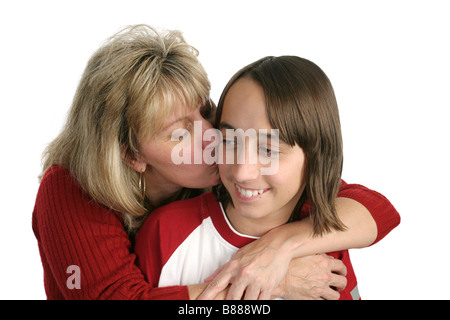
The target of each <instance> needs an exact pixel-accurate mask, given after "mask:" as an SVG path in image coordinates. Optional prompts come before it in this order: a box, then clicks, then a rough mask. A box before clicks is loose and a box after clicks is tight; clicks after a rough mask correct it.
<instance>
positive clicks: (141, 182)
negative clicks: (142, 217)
mask: <svg viewBox="0 0 450 320" xmlns="http://www.w3.org/2000/svg"><path fill="white" fill-rule="evenodd" d="M145 188H146V185H145V178H144V171H142V172H140V173H139V191H140V198H141V201H142V202H144V200H145Z"/></svg>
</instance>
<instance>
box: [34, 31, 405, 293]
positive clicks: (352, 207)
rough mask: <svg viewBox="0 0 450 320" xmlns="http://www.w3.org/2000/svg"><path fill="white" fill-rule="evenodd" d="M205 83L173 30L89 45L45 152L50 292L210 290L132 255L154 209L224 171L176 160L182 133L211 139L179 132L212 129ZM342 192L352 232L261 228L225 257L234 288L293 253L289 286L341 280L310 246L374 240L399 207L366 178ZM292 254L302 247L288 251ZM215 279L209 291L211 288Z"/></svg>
mask: <svg viewBox="0 0 450 320" xmlns="http://www.w3.org/2000/svg"><path fill="white" fill-rule="evenodd" d="M209 90H210V84H209V81H208V78H207V76H206V73H205V71H204V70H203V68H202V66H201V64H200V63H199V61H198V59H197V51H196V50H195V49H194V48H193V47H191V46H189V45H188V44H187V43H186V42H185V41H184V39H183V37H182V35H181V34H180V33H179V32H176V31H169V32H165V33H159V32H158V31H156V30H154V29H153V28H151V27H149V26H145V25H138V26H132V27H128V28H125V29H124V30H122V31H121V32H119V33H117V34H116V35H114V36H113V37H111V38H110V39H109V40H108V41H107V42H106V43H105V44H104V45H103V46H101V48H100V49H99V50H98V51H97V52H96V53H95V54H94V55H93V56H92V58H91V59H90V60H89V62H88V64H87V67H86V70H85V71H84V74H83V76H82V78H81V81H80V84H79V87H78V89H77V92H76V94H75V98H74V101H73V105H72V108H71V110H70V112H69V115H68V118H67V123H66V124H65V126H64V128H63V130H62V132H61V133H60V135H59V136H58V137H57V138H56V139H55V140H54V141H53V142H52V143H51V144H50V145H49V146H48V148H47V149H46V150H45V152H44V166H43V171H42V175H41V184H40V188H39V191H38V194H37V198H36V204H35V209H34V212H33V231H34V233H35V235H36V238H37V240H38V246H39V251H40V254H41V259H42V264H43V268H44V285H45V290H46V294H47V298H48V299H194V298H196V297H197V296H198V295H199V294H200V293H201V292H202V291H203V290H204V288H205V287H206V285H207V284H197V285H191V286H174V287H167V288H154V287H153V286H152V285H151V284H149V282H148V281H146V279H144V276H143V274H142V272H141V271H140V269H139V268H138V267H137V266H136V264H135V255H134V253H133V238H134V234H135V233H136V231H137V230H138V229H139V227H140V226H141V225H142V223H143V221H144V220H145V218H146V217H147V216H148V214H149V213H151V212H152V211H153V210H154V209H155V208H157V207H160V206H162V205H164V204H167V203H170V202H173V201H174V200H180V199H186V198H192V197H193V196H196V195H198V194H200V193H202V192H203V191H204V189H205V188H209V187H212V186H214V185H216V184H217V183H218V182H219V176H218V172H217V167H216V166H215V165H210V164H207V163H205V162H201V163H198V164H197V163H194V162H193V164H175V163H174V162H173V161H172V159H171V153H172V150H173V148H174V147H175V146H176V145H178V144H179V143H180V141H182V143H184V144H187V145H190V146H192V148H189V150H191V152H192V154H190V155H187V156H189V157H192V158H193V157H194V155H195V154H196V153H198V152H202V151H203V150H205V149H206V148H208V144H205V143H203V144H198V143H194V141H193V140H192V139H194V135H191V139H189V138H187V137H186V136H183V135H182V134H180V136H179V137H178V136H176V134H175V133H176V132H186V131H187V132H190V131H191V130H193V127H194V126H193V124H194V122H197V123H201V124H202V129H203V130H208V129H209V128H211V124H210V122H209V121H207V119H208V118H209V117H210V115H211V114H212V113H214V108H213V106H212V105H211V103H210V99H209ZM179 129H183V130H179ZM174 135H175V136H174ZM174 138H175V139H174ZM338 197H340V198H339V203H338V205H337V214H338V215H339V218H340V219H341V220H342V222H343V223H344V224H345V225H346V227H347V229H346V231H342V232H334V233H333V232H332V233H331V236H330V234H328V236H327V238H321V237H314V238H313V237H311V236H310V235H311V234H313V232H312V231H313V226H312V225H310V222H309V221H306V220H305V221H299V222H295V223H292V224H289V227H287V228H285V229H283V227H280V229H278V230H274V231H273V232H271V233H269V234H268V235H266V236H263V237H262V238H261V239H259V240H257V241H255V242H253V243H252V244H251V245H250V246H247V247H244V248H242V249H241V250H240V251H238V253H237V254H236V257H235V259H234V261H237V262H238V263H234V266H231V267H228V270H231V271H230V272H231V274H233V277H232V279H231V280H230V279H229V280H227V282H228V281H229V282H231V283H233V286H232V289H231V290H230V292H229V293H228V294H229V296H231V297H234V296H233V295H235V293H234V292H235V290H234V289H233V287H238V288H239V290H240V289H241V288H242V286H243V285H248V281H249V279H251V277H249V276H247V274H248V271H252V270H259V272H258V276H260V277H263V278H264V276H267V277H268V276H270V274H271V273H273V272H274V271H276V270H277V269H279V267H278V265H279V264H281V263H289V262H290V265H291V267H290V269H289V272H288V275H287V277H289V276H291V275H292V274H294V275H295V274H296V272H297V274H298V275H301V276H302V278H303V279H304V280H302V281H299V282H290V281H287V282H288V283H289V284H290V285H289V286H288V288H285V290H291V291H292V292H299V293H300V292H301V293H302V294H303V295H304V297H305V298H311V297H313V296H314V294H315V292H316V291H320V290H321V291H322V292H323V294H322V295H326V294H327V293H328V294H329V295H330V296H331V294H330V291H331V290H332V287H339V288H342V287H343V286H345V278H344V275H345V267H344V266H343V265H342V263H340V262H339V261H337V260H331V259H329V258H327V257H325V256H319V255H312V254H314V253H319V252H326V251H330V250H328V247H327V244H329V240H330V239H332V241H334V243H333V246H336V245H337V246H339V245H342V246H344V247H345V248H350V247H363V246H367V245H370V244H372V243H374V242H376V241H378V240H380V239H381V238H382V237H384V236H385V235H386V234H387V233H389V232H390V231H391V230H392V229H393V228H394V227H395V226H396V225H397V224H398V223H399V216H398V213H397V212H396V210H395V209H394V208H393V207H392V205H391V204H390V203H389V201H388V200H387V199H385V198H384V197H383V196H381V195H380V194H378V193H376V192H374V191H371V190H369V189H367V188H364V187H362V186H357V185H349V187H348V188H347V189H345V190H341V192H340V193H339V194H338ZM355 200H356V201H355ZM333 236H334V238H333ZM300 248H301V249H300ZM299 251H300V252H301V254H299ZM274 252H276V254H273V253H274ZM294 253H295V256H302V257H303V258H297V259H292V261H291V259H290V258H291V257H293V256H294ZM307 255H312V256H307ZM288 258H289V259H288ZM239 261H241V262H242V261H245V264H242V263H239ZM298 266H302V267H303V268H298ZM296 267H297V268H296ZM317 267H319V269H320V272H319V273H317V274H316V273H314V270H317ZM299 269H301V270H307V271H306V273H304V271H297V270H299ZM243 270H244V271H245V272H243ZM285 282H286V281H285ZM216 285H217V284H216V283H215V282H214V281H213V282H212V285H210V287H209V288H208V289H207V290H206V292H205V296H208V297H209V296H211V297H212V296H215V295H216V294H217V293H218V292H216V291H217V290H216V289H215V288H217V286H216ZM274 285H277V284H274ZM315 288H319V289H320V290H315ZM236 298H240V297H236Z"/></svg>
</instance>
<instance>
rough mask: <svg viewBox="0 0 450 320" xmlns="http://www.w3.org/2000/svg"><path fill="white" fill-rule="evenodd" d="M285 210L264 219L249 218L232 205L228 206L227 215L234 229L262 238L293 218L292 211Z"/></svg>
mask: <svg viewBox="0 0 450 320" xmlns="http://www.w3.org/2000/svg"><path fill="white" fill-rule="evenodd" d="M293 209H294V208H292V209H291V210H289V208H283V209H282V210H280V211H279V212H274V213H271V214H268V215H266V216H264V217H259V218H253V217H247V216H245V215H243V214H241V213H239V211H238V210H237V209H236V208H235V207H233V205H232V204H231V203H229V204H228V205H227V208H226V209H225V214H226V216H227V218H228V220H229V221H230V223H231V225H232V226H233V228H234V229H235V230H236V231H237V232H239V233H242V234H245V235H248V236H252V237H262V236H263V235H264V234H266V233H267V232H269V231H270V230H272V229H274V228H276V227H279V226H281V225H283V224H286V223H287V222H288V220H289V218H290V216H291V213H292V210H293Z"/></svg>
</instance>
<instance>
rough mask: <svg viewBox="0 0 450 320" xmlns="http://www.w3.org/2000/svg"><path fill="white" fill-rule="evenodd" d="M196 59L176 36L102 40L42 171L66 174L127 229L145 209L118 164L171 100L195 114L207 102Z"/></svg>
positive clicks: (129, 174)
mask: <svg viewBox="0 0 450 320" xmlns="http://www.w3.org/2000/svg"><path fill="white" fill-rule="evenodd" d="M197 55H198V52H197V50H196V49H195V48H193V47H191V46H190V45H188V44H187V43H186V42H185V41H184V39H183V36H182V35H181V33H180V32H179V31H167V32H158V31H157V30H155V29H154V28H152V27H150V26H147V25H136V26H130V27H126V28H124V29H123V30H121V31H120V32H118V33H117V34H115V35H114V36H112V37H111V38H109V39H108V40H107V41H106V43H104V44H103V45H102V46H101V47H100V48H99V49H98V50H97V52H95V53H94V55H93V56H92V58H91V59H90V60H89V62H88V64H87V67H86V69H85V71H84V73H83V76H82V78H81V81H80V84H79V86H78V89H77V92H76V94H75V97H74V100H73V104H72V107H71V110H70V112H69V114H68V118H67V121H66V124H65V126H64V128H63V130H62V132H61V133H60V134H59V136H58V137H57V138H56V139H55V140H53V141H52V142H51V144H50V145H49V146H48V147H47V149H46V150H45V152H44V154H43V160H44V165H43V173H44V172H45V171H46V170H47V169H48V168H49V167H50V166H52V165H55V164H57V165H61V166H63V167H65V168H67V169H69V170H70V172H71V174H72V176H73V177H74V178H75V179H77V181H78V182H79V183H80V185H81V187H82V188H83V189H84V190H85V191H86V192H87V193H88V194H89V195H90V196H91V197H92V198H93V199H94V200H95V201H96V202H98V203H100V204H102V205H105V206H106V207H108V208H111V209H113V210H116V211H119V212H121V213H122V214H123V216H124V220H125V225H126V227H127V229H128V230H129V231H132V230H135V229H136V228H137V227H138V226H139V224H140V221H141V220H142V219H139V217H144V216H145V214H146V213H148V212H149V211H150V210H151V209H152V208H151V205H150V203H149V202H148V201H146V202H144V203H143V202H142V201H141V200H140V197H139V194H140V190H139V187H138V180H139V174H138V173H137V172H135V171H134V170H132V169H131V168H130V167H129V166H128V165H127V164H126V163H125V161H126V160H127V159H133V158H135V156H136V155H137V154H138V153H139V150H138V141H140V140H141V139H142V140H144V141H148V140H149V139H151V138H152V137H153V136H154V135H155V134H156V133H158V132H159V131H160V130H161V128H162V126H163V123H164V121H165V118H166V117H167V116H168V115H170V113H171V112H173V111H174V110H173V109H174V105H176V104H174V101H181V102H182V103H183V104H185V105H187V106H189V107H191V108H192V109H195V108H197V107H198V105H199V104H200V103H205V102H206V101H208V100H209V91H210V83H209V80H208V78H207V75H206V72H205V71H204V69H203V67H202V66H201V64H200V62H199V61H198V59H197ZM124 159H125V161H124ZM43 173H42V175H43ZM42 175H41V177H42Z"/></svg>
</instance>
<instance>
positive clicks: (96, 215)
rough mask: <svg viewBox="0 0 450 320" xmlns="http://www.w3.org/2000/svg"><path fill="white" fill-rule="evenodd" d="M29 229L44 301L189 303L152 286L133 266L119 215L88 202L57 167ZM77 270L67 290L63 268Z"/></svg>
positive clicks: (178, 291)
mask: <svg viewBox="0 0 450 320" xmlns="http://www.w3.org/2000/svg"><path fill="white" fill-rule="evenodd" d="M33 231H34V233H35V235H36V238H37V240H38V246H39V251H40V254H41V260H42V264H43V267H44V285H45V290H46V293H47V298H48V299H122V300H125V299H142V300H145V299H189V294H188V290H187V287H185V286H176V287H167V288H154V287H153V286H151V285H150V284H149V283H148V282H146V281H145V280H144V276H143V274H142V272H141V271H140V269H139V268H138V267H137V266H136V265H135V255H134V254H133V253H132V252H131V244H130V240H129V237H128V235H127V233H126V232H125V230H124V226H123V223H122V219H121V216H120V215H119V214H117V213H116V212H113V211H111V210H109V209H108V208H106V207H103V206H100V205H98V204H96V203H95V202H93V201H92V200H91V199H90V198H89V197H88V196H87V195H86V194H85V193H84V192H83V191H82V189H81V188H80V186H79V185H78V183H77V182H76V181H75V180H74V179H73V178H71V176H70V174H69V172H68V171H67V170H66V169H63V168H61V167H52V168H50V169H49V170H48V171H47V173H46V175H45V176H44V178H43V180H42V182H41V185H40V187H39V191H38V195H37V198H36V204H35V208H34V212H33ZM73 265H75V266H77V267H79V271H80V278H79V280H80V288H79V289H77V288H72V289H70V288H69V287H70V286H68V280H69V278H70V276H71V275H72V273H71V272H70V273H69V272H68V268H69V266H73Z"/></svg>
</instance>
